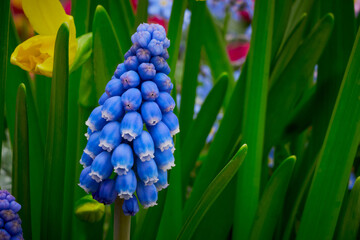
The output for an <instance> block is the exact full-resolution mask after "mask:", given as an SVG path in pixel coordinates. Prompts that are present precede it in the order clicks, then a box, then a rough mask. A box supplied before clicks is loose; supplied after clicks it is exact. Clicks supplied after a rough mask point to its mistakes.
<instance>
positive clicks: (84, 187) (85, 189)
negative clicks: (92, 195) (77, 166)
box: [78, 183, 90, 193]
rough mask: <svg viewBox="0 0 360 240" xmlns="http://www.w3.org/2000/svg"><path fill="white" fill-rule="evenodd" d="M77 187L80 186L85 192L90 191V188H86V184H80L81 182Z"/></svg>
mask: <svg viewBox="0 0 360 240" xmlns="http://www.w3.org/2000/svg"><path fill="white" fill-rule="evenodd" d="M78 186H79V187H81V188H82V189H84V191H85V192H86V193H89V192H90V189H88V188H87V187H86V186H84V185H82V184H81V183H79V184H78Z"/></svg>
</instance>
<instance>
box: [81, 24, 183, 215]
mask: <svg viewBox="0 0 360 240" xmlns="http://www.w3.org/2000/svg"><path fill="white" fill-rule="evenodd" d="M131 41H132V43H133V45H132V47H131V48H130V49H129V51H128V52H127V53H126V54H125V56H124V57H125V61H124V62H123V63H120V64H119V65H118V66H117V68H116V69H115V72H114V75H113V77H112V78H111V79H109V82H108V83H107V85H106V87H105V92H104V94H103V95H102V96H101V97H100V99H99V106H98V107H96V108H95V109H94V110H93V112H92V113H91V114H90V117H89V119H88V120H87V121H86V125H87V126H88V130H87V132H86V133H85V136H86V137H87V139H88V143H87V145H86V148H85V149H84V153H83V155H82V157H81V160H80V163H81V164H82V165H83V167H84V169H83V171H82V172H81V175H80V183H79V186H80V187H82V188H83V189H84V190H85V191H86V192H87V193H91V194H92V195H93V198H94V199H95V200H97V201H99V202H101V203H104V204H112V203H113V202H114V201H115V199H116V198H117V197H119V198H121V199H123V200H124V201H123V206H122V211H123V213H124V214H125V215H131V216H134V215H135V214H136V213H137V212H138V211H139V203H140V204H141V205H142V206H143V207H144V208H148V207H152V206H155V205H156V204H157V203H156V201H157V198H158V191H160V190H162V189H165V188H166V187H167V186H168V185H169V184H168V180H167V176H168V171H169V170H170V169H171V168H172V167H174V166H175V158H174V155H173V153H174V151H175V148H174V142H173V136H174V135H175V134H177V133H178V132H179V121H178V118H177V116H176V115H175V114H174V113H173V110H174V108H175V101H174V99H173V98H172V97H171V95H170V93H171V90H172V88H173V84H172V83H171V79H170V78H169V77H168V74H169V73H170V67H169V65H168V63H167V62H166V60H167V59H168V51H167V48H168V47H169V46H170V41H169V39H167V38H166V32H165V29H164V28H163V27H162V26H161V25H158V24H147V23H143V24H140V25H139V26H138V28H137V31H136V33H134V34H133V35H132V37H131Z"/></svg>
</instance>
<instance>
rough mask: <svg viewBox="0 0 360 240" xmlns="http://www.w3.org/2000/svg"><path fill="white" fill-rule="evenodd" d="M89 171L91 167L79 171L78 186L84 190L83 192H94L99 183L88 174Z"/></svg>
mask: <svg viewBox="0 0 360 240" xmlns="http://www.w3.org/2000/svg"><path fill="white" fill-rule="evenodd" d="M90 172H91V167H90V166H89V167H86V168H84V169H83V170H82V171H81V174H80V183H79V186H80V187H81V188H82V189H84V190H85V192H87V193H89V192H96V190H97V189H98V187H99V183H98V182H96V181H95V180H94V179H92V177H91V176H90V175H89V174H90Z"/></svg>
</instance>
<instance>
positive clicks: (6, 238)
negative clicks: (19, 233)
mask: <svg viewBox="0 0 360 240" xmlns="http://www.w3.org/2000/svg"><path fill="white" fill-rule="evenodd" d="M0 239H3V240H10V239H11V235H10V234H9V233H8V232H7V231H6V230H5V229H0Z"/></svg>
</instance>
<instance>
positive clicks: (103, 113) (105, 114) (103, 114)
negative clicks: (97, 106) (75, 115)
mask: <svg viewBox="0 0 360 240" xmlns="http://www.w3.org/2000/svg"><path fill="white" fill-rule="evenodd" d="M101 117H102V118H103V119H105V120H106V121H112V120H114V118H115V117H114V115H112V114H111V113H109V112H108V111H106V110H104V111H101Z"/></svg>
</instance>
